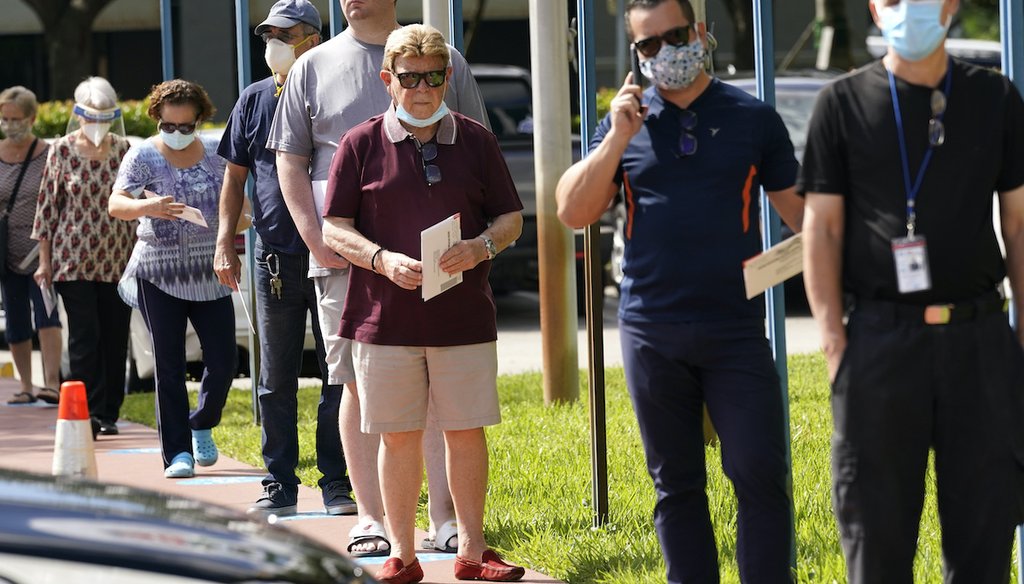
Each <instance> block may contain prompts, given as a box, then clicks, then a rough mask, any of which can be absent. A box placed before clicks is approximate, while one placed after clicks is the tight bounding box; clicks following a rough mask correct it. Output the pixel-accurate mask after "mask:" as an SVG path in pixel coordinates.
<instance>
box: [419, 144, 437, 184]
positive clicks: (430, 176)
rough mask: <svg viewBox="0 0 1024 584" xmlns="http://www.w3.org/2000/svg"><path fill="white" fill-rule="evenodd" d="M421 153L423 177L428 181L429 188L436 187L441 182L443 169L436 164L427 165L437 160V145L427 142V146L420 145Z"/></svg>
mask: <svg viewBox="0 0 1024 584" xmlns="http://www.w3.org/2000/svg"><path fill="white" fill-rule="evenodd" d="M418 148H419V151H420V160H421V163H422V164H423V175H424V176H425V177H426V179H427V186H430V187H432V186H434V185H436V184H437V183H439V182H441V168H440V167H438V166H437V165H436V164H427V163H428V162H430V161H432V160H434V159H435V158H437V144H435V143H434V142H427V143H426V144H422V145H418Z"/></svg>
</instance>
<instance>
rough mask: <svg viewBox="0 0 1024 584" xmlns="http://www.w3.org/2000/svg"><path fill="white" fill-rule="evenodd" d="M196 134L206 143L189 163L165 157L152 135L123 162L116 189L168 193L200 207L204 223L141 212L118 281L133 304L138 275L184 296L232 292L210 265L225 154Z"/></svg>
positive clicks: (136, 193)
mask: <svg viewBox="0 0 1024 584" xmlns="http://www.w3.org/2000/svg"><path fill="white" fill-rule="evenodd" d="M199 139H200V140H202V143H203V148H204V149H205V152H204V154H203V158H202V159H201V160H200V161H199V162H198V163H196V164H195V165H194V166H191V167H189V168H175V167H174V166H172V165H171V164H170V163H168V162H167V160H166V159H165V158H164V157H163V155H161V154H160V152H159V151H158V150H157V149H156V146H155V145H154V144H153V138H150V139H148V140H146V141H145V142H143V143H142V144H141V145H139V146H138V147H136V148H132V149H131V150H130V151H129V152H128V154H127V155H126V156H125V157H124V161H122V163H121V171H120V172H118V174H117V181H116V182H115V183H114V190H115V191H121V190H123V191H128V192H129V193H132V194H133V195H134V196H136V197H144V196H146V195H145V194H143V190H147V191H151V192H153V193H156V194H157V195H161V196H167V195H170V196H172V197H174V200H175V201H177V202H179V203H185V204H186V205H189V206H191V207H195V208H197V209H199V211H200V212H201V213H202V214H203V218H205V219H206V223H207V225H208V226H207V227H203V226H201V225H197V224H195V223H191V222H188V221H185V220H184V219H177V220H174V221H169V220H166V219H155V218H153V217H141V218H139V229H138V236H139V240H138V242H137V243H136V244H135V249H134V250H133V251H132V257H131V259H130V260H128V266H127V267H126V268H125V270H124V276H122V277H121V283H120V284H119V285H118V292H120V294H121V298H123V299H124V301H125V302H127V303H128V304H130V305H132V306H135V307H138V305H139V302H138V282H137V281H136V280H137V279H139V278H141V279H143V280H146V281H147V282H150V283H152V284H153V285H154V286H156V287H157V288H159V289H160V290H162V291H163V292H166V293H167V294H169V295H171V296H174V297H175V298H180V299H182V300H191V301H197V302H202V301H206V300H216V299H218V298H223V297H224V296H228V295H230V294H231V289H230V288H228V287H226V286H223V285H221V284H220V283H219V282H218V281H217V274H215V273H214V271H213V252H214V248H215V247H216V244H217V225H218V212H217V206H218V202H219V201H220V188H221V184H223V181H224V166H225V165H224V159H223V158H221V157H220V156H217V142H216V141H215V140H211V139H209V138H199Z"/></svg>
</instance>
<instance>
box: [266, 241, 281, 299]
mask: <svg viewBox="0 0 1024 584" xmlns="http://www.w3.org/2000/svg"><path fill="white" fill-rule="evenodd" d="M267 271H268V272H270V293H271V294H273V295H274V296H277V299H278V300H280V299H281V286H282V284H281V278H280V277H279V276H280V275H281V260H280V259H279V258H278V257H277V254H276V253H273V252H271V253H269V254H267Z"/></svg>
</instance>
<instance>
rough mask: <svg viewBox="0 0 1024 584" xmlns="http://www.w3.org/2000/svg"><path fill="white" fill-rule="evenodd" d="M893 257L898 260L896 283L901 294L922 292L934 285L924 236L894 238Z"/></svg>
mask: <svg viewBox="0 0 1024 584" xmlns="http://www.w3.org/2000/svg"><path fill="white" fill-rule="evenodd" d="M892 257H893V260H894V261H895V262H896V284H897V285H898V286H899V290H900V293H901V294H910V293H911V292H921V291H923V290H929V289H930V288H931V287H932V276H931V272H930V271H929V270H928V247H927V245H926V244H925V240H924V237H921V236H920V235H917V236H914V237H897V238H895V239H893V240H892Z"/></svg>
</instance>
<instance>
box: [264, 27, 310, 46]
mask: <svg viewBox="0 0 1024 584" xmlns="http://www.w3.org/2000/svg"><path fill="white" fill-rule="evenodd" d="M260 38H261V39H263V42H264V43H268V42H270V39H277V40H279V41H281V42H282V43H284V44H286V45H290V44H293V43H294V42H297V41H299V40H301V39H302V37H301V36H293V35H290V34H288V33H287V32H285V31H283V30H281V31H278V32H276V33H275V32H273V31H267V32H265V33H263V34H261V35H260Z"/></svg>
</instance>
